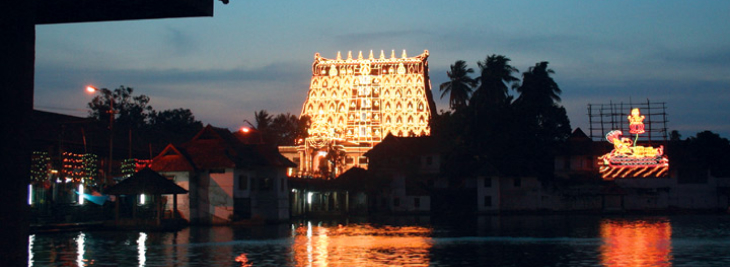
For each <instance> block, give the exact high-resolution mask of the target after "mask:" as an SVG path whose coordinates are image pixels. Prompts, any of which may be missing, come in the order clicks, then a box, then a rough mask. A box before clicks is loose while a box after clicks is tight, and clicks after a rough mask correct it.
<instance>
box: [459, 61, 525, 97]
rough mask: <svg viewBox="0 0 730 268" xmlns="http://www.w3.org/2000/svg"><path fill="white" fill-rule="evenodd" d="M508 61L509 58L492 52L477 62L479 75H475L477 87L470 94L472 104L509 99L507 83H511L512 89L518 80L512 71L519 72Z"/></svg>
mask: <svg viewBox="0 0 730 268" xmlns="http://www.w3.org/2000/svg"><path fill="white" fill-rule="evenodd" d="M509 61H510V59H509V58H507V57H505V56H503V55H494V54H492V55H491V56H488V57H487V58H486V59H485V60H484V61H483V62H482V61H480V62H477V65H479V69H481V76H479V77H477V81H478V82H479V87H478V88H477V90H476V91H474V94H473V95H472V98H471V103H472V104H476V105H481V104H483V103H487V104H492V105H498V104H505V103H506V102H508V101H509V95H508V92H507V91H508V89H509V88H508V85H510V84H511V87H512V88H513V89H514V88H515V87H516V86H517V84H516V83H517V82H519V81H520V79H518V78H516V77H514V76H512V73H516V72H519V70H517V68H515V67H512V65H509ZM477 103H478V104H477Z"/></svg>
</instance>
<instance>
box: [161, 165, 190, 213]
mask: <svg viewBox="0 0 730 268" xmlns="http://www.w3.org/2000/svg"><path fill="white" fill-rule="evenodd" d="M160 174H161V175H162V176H165V177H167V178H172V179H173V181H174V182H175V183H176V184H177V185H178V186H180V187H182V188H183V189H185V190H188V194H179V195H177V212H178V213H179V214H180V216H181V217H182V218H183V219H185V220H187V221H190V217H191V207H190V192H191V190H190V186H191V185H190V175H191V173H190V172H187V171H179V172H160ZM163 198H168V202H167V204H166V205H165V211H172V210H173V205H174V201H173V200H172V198H173V196H172V195H171V196H166V197H163Z"/></svg>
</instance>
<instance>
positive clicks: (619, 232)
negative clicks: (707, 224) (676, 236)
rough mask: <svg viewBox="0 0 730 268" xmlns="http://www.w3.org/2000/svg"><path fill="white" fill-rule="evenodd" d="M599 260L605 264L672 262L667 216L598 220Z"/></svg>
mask: <svg viewBox="0 0 730 268" xmlns="http://www.w3.org/2000/svg"><path fill="white" fill-rule="evenodd" d="M601 237H603V239H604V244H603V245H602V246H601V262H602V264H603V265H605V266H612V267H614V266H620V267H626V266H632V267H636V266H643V267H646V266H654V267H656V266H672V226H671V224H670V223H669V221H668V220H666V219H665V220H660V221H655V222H649V221H645V220H635V221H614V220H605V221H603V222H601Z"/></svg>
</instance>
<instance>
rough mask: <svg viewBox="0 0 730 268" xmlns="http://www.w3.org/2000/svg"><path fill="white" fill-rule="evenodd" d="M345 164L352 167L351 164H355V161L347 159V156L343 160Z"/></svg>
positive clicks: (350, 158)
mask: <svg viewBox="0 0 730 268" xmlns="http://www.w3.org/2000/svg"><path fill="white" fill-rule="evenodd" d="M345 163H346V164H348V165H352V164H353V163H355V159H353V158H352V157H349V156H348V157H347V158H346V159H345Z"/></svg>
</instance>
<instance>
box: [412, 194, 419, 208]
mask: <svg viewBox="0 0 730 268" xmlns="http://www.w3.org/2000/svg"><path fill="white" fill-rule="evenodd" d="M413 206H414V207H415V208H420V207H421V198H418V197H415V198H413Z"/></svg>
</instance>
